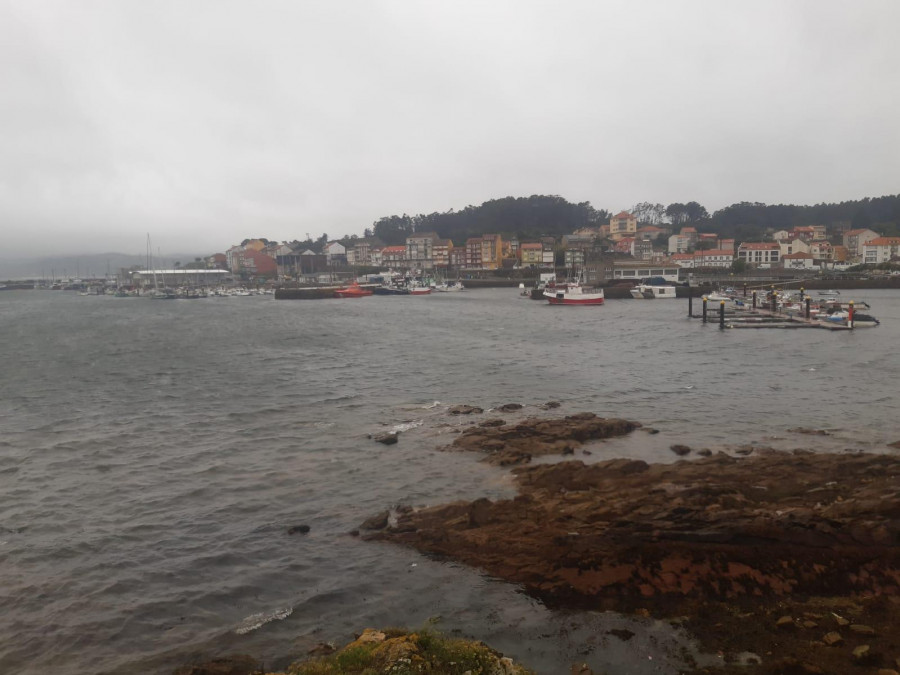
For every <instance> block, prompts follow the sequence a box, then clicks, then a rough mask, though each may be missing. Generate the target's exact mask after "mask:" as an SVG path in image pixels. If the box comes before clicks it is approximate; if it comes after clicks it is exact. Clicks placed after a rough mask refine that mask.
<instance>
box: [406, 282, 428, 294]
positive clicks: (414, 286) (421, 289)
mask: <svg viewBox="0 0 900 675" xmlns="http://www.w3.org/2000/svg"><path fill="white" fill-rule="evenodd" d="M408 288H409V294H410V295H429V294H430V293H431V286H425V285H422V284H419V283H415V282H413V283H411V284H410V285H409V287H408Z"/></svg>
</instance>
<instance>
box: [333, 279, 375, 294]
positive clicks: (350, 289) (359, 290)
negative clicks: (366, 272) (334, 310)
mask: <svg viewBox="0 0 900 675" xmlns="http://www.w3.org/2000/svg"><path fill="white" fill-rule="evenodd" d="M372 293H373V291H372V289H371V288H363V287H362V286H360V285H359V284H358V283H356V282H355V281H354V282H352V283H351V284H350V285H349V286H343V287H342V288H339V289H337V290H336V291H335V292H334V295H335V296H336V297H338V298H364V297H366V296H367V295H372Z"/></svg>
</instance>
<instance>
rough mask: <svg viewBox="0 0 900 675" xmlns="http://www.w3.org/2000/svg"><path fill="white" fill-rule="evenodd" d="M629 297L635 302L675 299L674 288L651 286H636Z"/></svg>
mask: <svg viewBox="0 0 900 675" xmlns="http://www.w3.org/2000/svg"><path fill="white" fill-rule="evenodd" d="M630 293H631V297H632V298H635V299H636V300H654V299H666V298H674V297H675V286H657V285H651V284H638V285H637V286H635V287H634V288H632V289H631V291H630Z"/></svg>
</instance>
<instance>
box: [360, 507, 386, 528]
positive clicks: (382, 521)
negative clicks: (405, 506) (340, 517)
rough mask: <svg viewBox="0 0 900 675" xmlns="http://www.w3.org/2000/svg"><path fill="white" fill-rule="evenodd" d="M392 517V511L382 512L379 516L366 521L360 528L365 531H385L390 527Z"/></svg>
mask: <svg viewBox="0 0 900 675" xmlns="http://www.w3.org/2000/svg"><path fill="white" fill-rule="evenodd" d="M390 517H391V514H390V511H382V512H381V513H379V514H378V515H375V516H372V517H371V518H367V519H366V520H364V521H363V523H362V525H360V528H361V529H363V530H383V529H384V528H386V527H387V526H388V522H389V520H390Z"/></svg>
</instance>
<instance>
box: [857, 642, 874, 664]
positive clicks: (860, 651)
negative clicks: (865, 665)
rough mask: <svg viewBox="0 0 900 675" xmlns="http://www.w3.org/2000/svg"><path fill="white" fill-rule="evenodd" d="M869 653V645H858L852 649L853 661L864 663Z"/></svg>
mask: <svg viewBox="0 0 900 675" xmlns="http://www.w3.org/2000/svg"><path fill="white" fill-rule="evenodd" d="M871 651H872V650H871V648H870V647H869V645H859V646H858V647H854V648H853V659H854V660H855V661H857V662H862V661H866V660H867V659H868V658H869V656H870V655H869V652H871Z"/></svg>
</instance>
